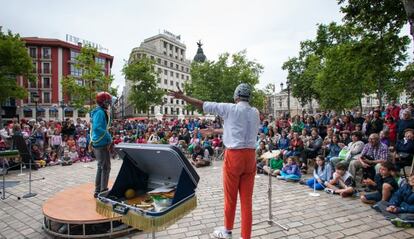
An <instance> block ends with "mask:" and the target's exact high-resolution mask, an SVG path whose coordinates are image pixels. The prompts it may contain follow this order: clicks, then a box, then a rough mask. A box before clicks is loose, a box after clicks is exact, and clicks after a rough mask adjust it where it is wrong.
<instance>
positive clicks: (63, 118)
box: [59, 100, 66, 122]
mask: <svg viewBox="0 0 414 239" xmlns="http://www.w3.org/2000/svg"><path fill="white" fill-rule="evenodd" d="M59 104H60V107H62V122H63V121H65V107H66V105H65V101H64V100H61V101H59Z"/></svg>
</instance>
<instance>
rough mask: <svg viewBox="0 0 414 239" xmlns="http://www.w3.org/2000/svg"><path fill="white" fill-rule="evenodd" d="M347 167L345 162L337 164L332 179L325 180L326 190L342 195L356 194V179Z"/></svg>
mask: <svg viewBox="0 0 414 239" xmlns="http://www.w3.org/2000/svg"><path fill="white" fill-rule="evenodd" d="M346 169H347V167H346V165H345V164H343V163H338V164H337V165H336V167H335V173H334V174H333V177H332V180H330V181H329V182H325V186H326V188H325V192H327V193H330V194H339V195H341V197H349V196H352V195H353V194H354V192H355V180H354V178H353V177H352V175H351V174H350V173H349V172H348V171H347V170H346Z"/></svg>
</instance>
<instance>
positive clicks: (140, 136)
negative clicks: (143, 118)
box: [136, 134, 147, 144]
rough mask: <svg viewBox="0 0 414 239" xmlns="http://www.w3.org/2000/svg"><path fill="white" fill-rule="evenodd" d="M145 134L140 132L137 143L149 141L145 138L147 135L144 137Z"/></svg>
mask: <svg viewBox="0 0 414 239" xmlns="http://www.w3.org/2000/svg"><path fill="white" fill-rule="evenodd" d="M144 136H145V135H144V134H140V135H139V136H138V139H137V141H136V142H137V144H146V143H147V141H146V140H145V137H144Z"/></svg>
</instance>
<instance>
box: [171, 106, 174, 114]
mask: <svg viewBox="0 0 414 239" xmlns="http://www.w3.org/2000/svg"><path fill="white" fill-rule="evenodd" d="M171 114H172V115H173V114H174V108H173V107H171Z"/></svg>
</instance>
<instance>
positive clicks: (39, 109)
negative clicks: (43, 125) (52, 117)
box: [37, 107, 46, 112]
mask: <svg viewBox="0 0 414 239" xmlns="http://www.w3.org/2000/svg"><path fill="white" fill-rule="evenodd" d="M45 111H46V110H45V109H44V108H42V107H37V112H45Z"/></svg>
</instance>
